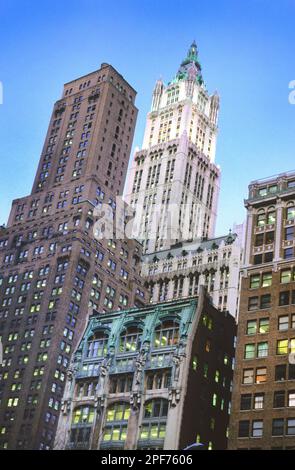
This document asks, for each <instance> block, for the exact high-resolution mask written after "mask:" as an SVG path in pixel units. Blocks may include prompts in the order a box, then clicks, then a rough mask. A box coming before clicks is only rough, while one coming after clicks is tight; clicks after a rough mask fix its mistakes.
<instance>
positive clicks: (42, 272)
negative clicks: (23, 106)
mask: <svg viewBox="0 0 295 470" xmlns="http://www.w3.org/2000/svg"><path fill="white" fill-rule="evenodd" d="M135 95H136V92H135V91H134V90H133V88H132V87H131V86H130V85H129V84H128V83H127V82H126V80H124V78H123V77H122V76H121V75H120V74H119V73H118V72H117V71H116V70H115V69H114V68H113V67H112V66H111V65H108V64H102V66H101V68H100V69H99V70H97V71H95V72H93V73H90V74H88V75H86V76H83V77H80V78H78V79H76V80H73V81H71V82H69V83H67V84H65V86H64V89H63V94H62V98H61V99H60V100H58V101H57V102H56V103H55V105H54V108H53V112H52V117H51V120H50V123H49V128H48V132H47V136H46V139H45V143H44V148H43V151H42V154H41V158H40V162H39V165H38V169H37V173H36V177H35V181H34V184H33V189H32V192H31V194H30V195H29V196H26V197H24V198H21V199H17V200H15V201H13V204H12V209H11V213H10V216H9V220H8V226H7V227H2V228H0V260H1V268H0V336H1V339H2V343H3V350H4V361H3V367H1V369H0V448H8V449H18V448H19V449H21V448H24V449H29V448H30V449H31V448H32V449H49V448H51V447H52V445H53V440H54V435H55V430H56V425H57V418H58V413H59V410H60V406H61V399H62V395H63V389H64V383H65V377H66V371H67V368H68V365H69V359H70V356H71V354H72V352H73V350H74V348H75V346H76V343H77V341H78V339H79V338H80V335H81V333H82V332H83V331H84V328H85V323H86V320H87V315H88V309H90V310H91V311H92V310H93V309H94V308H95V309H96V310H97V311H99V312H102V313H104V312H108V311H111V310H114V309H123V308H127V307H131V306H134V305H137V306H139V305H143V303H144V302H145V301H146V300H147V299H146V298H145V294H144V288H142V286H141V279H140V276H139V262H140V257H141V245H140V244H139V243H138V242H136V241H133V240H126V241H125V240H119V239H118V240H115V239H109V240H103V239H102V240H96V239H95V238H94V235H93V229H94V224H95V209H96V208H97V207H98V208H99V207H100V206H101V205H102V204H103V203H105V204H107V205H108V208H109V211H110V213H112V212H114V211H115V209H116V201H115V197H116V195H118V194H121V192H122V188H123V186H124V181H125V175H126V170H127V165H128V159H129V153H130V149H131V144H132V139H133V133H134V127H135V122H136V116H137V109H136V107H135V105H134V101H135Z"/></svg>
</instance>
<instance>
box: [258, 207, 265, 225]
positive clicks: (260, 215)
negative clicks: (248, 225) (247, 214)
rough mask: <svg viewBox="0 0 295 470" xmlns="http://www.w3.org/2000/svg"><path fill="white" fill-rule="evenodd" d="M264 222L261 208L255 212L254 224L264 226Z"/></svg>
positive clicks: (263, 212) (263, 213)
mask: <svg viewBox="0 0 295 470" xmlns="http://www.w3.org/2000/svg"><path fill="white" fill-rule="evenodd" d="M265 223H266V215H265V211H264V210H263V209H261V210H259V211H258V212H257V218H256V225H257V227H264V225H265Z"/></svg>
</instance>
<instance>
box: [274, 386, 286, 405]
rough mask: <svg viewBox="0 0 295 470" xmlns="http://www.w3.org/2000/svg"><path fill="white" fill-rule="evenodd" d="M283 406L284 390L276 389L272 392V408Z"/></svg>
mask: <svg viewBox="0 0 295 470" xmlns="http://www.w3.org/2000/svg"><path fill="white" fill-rule="evenodd" d="M284 406H285V391H284V390H278V391H277V392H274V396H273V407H274V408H283V407H284Z"/></svg>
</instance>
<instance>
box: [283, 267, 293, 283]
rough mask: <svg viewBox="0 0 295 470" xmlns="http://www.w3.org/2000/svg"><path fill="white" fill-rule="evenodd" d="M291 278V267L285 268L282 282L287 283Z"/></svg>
mask: <svg viewBox="0 0 295 470" xmlns="http://www.w3.org/2000/svg"><path fill="white" fill-rule="evenodd" d="M291 278H292V271H291V269H283V270H282V271H281V283H282V284H287V283H288V282H291Z"/></svg>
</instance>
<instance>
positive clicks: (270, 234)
mask: <svg viewBox="0 0 295 470" xmlns="http://www.w3.org/2000/svg"><path fill="white" fill-rule="evenodd" d="M273 241H274V232H266V234H265V243H266V244H267V245H268V244H269V243H272V242H273Z"/></svg>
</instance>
